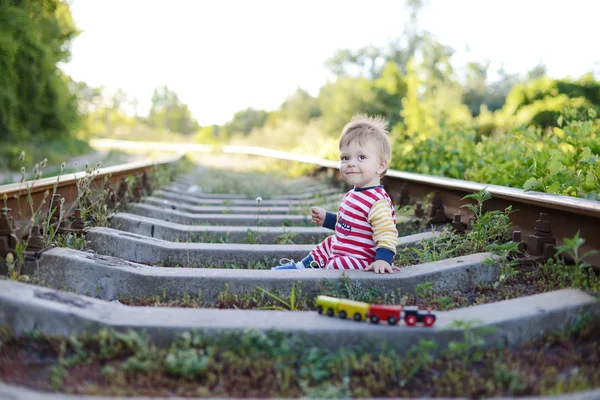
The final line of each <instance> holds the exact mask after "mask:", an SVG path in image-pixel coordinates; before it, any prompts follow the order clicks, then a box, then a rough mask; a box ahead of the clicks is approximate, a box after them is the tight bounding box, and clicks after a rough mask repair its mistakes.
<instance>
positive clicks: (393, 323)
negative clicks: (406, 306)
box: [388, 317, 398, 325]
mask: <svg viewBox="0 0 600 400" xmlns="http://www.w3.org/2000/svg"><path fill="white" fill-rule="evenodd" d="M397 322H398V321H397V320H396V317H389V318H388V324H390V325H396V323H397Z"/></svg>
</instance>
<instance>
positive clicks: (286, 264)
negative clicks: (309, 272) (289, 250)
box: [271, 258, 306, 271]
mask: <svg viewBox="0 0 600 400" xmlns="http://www.w3.org/2000/svg"><path fill="white" fill-rule="evenodd" d="M279 264H281V265H278V266H277V267H273V268H271V269H272V270H274V271H279V270H282V269H305V268H306V267H305V266H304V264H302V261H298V262H295V261H294V260H290V259H289V258H282V259H281V260H279Z"/></svg>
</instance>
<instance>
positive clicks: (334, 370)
mask: <svg viewBox="0 0 600 400" xmlns="http://www.w3.org/2000/svg"><path fill="white" fill-rule="evenodd" d="M324 318H325V317H324ZM460 325H461V327H462V329H463V330H464V335H463V339H462V340H458V341H452V342H450V343H449V345H448V347H445V348H440V347H439V345H438V344H437V343H436V342H433V341H426V340H421V342H420V343H419V344H418V345H415V346H413V347H412V348H411V349H409V350H408V352H407V353H406V355H401V354H398V353H397V352H396V351H395V350H394V349H393V348H390V347H387V346H385V345H383V346H382V345H381V344H379V345H378V346H377V345H375V343H364V344H363V345H361V346H356V347H352V348H342V349H339V350H336V351H332V350H328V349H326V348H323V347H322V346H321V345H319V344H320V343H321V342H319V340H321V339H324V338H321V339H319V338H315V337H310V336H308V335H295V336H292V335H288V334H283V333H277V332H267V333H261V332H256V331H245V332H233V333H223V334H221V335H216V336H215V335H209V334H204V333H196V332H191V333H190V332H186V333H184V334H182V335H181V336H180V337H179V338H178V339H176V340H174V341H173V342H172V343H171V344H170V345H169V346H168V347H167V348H162V347H158V346H156V345H155V344H154V343H153V342H152V340H151V339H149V337H148V336H146V335H145V334H143V333H136V332H133V331H129V332H115V331H112V330H101V331H99V332H97V333H95V334H84V335H81V336H71V337H46V336H44V335H42V334H40V333H39V332H30V333H28V334H27V335H25V336H23V337H18V338H17V337H13V336H11V335H9V334H7V333H4V334H3V335H2V336H1V337H0V343H1V347H0V360H1V361H2V362H1V363H0V380H1V381H3V382H5V383H10V384H16V385H22V386H27V387H30V388H35V389H40V390H44V391H56V390H59V389H60V390H61V391H62V392H69V393H73V394H86V395H111V396H133V395H138V396H222V397H319V398H331V397H335V398H346V397H453V396H461V397H463V396H467V397H470V398H478V397H494V396H524V395H554V394H563V393H569V392H574V391H581V390H586V389H591V388H595V387H598V386H599V385H600V368H599V367H600V359H599V355H600V340H599V339H600V325H599V322H598V321H597V320H594V318H593V317H591V316H590V315H588V314H581V315H580V318H579V320H578V322H577V323H576V324H574V325H573V326H571V327H569V329H565V330H563V331H562V332H560V333H559V334H556V335H552V336H547V337H545V338H543V339H540V340H537V341H533V342H530V343H528V344H525V345H523V346H522V347H520V348H516V349H510V348H502V347H500V348H497V347H496V348H494V347H492V348H491V349H484V348H483V347H484V346H485V345H493V344H495V340H494V336H488V335H489V334H490V333H493V332H487V331H481V330H479V329H477V328H474V327H472V324H471V323H469V322H468V321H464V323H461V324H460Z"/></svg>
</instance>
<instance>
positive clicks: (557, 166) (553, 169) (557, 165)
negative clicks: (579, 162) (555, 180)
mask: <svg viewBox="0 0 600 400" xmlns="http://www.w3.org/2000/svg"><path fill="white" fill-rule="evenodd" d="M562 168H563V164H562V163H561V162H560V160H559V159H557V158H554V159H552V161H550V164H548V172H550V174H552V175H554V174H556V173H558V172H559V171H560V170H561V169H562Z"/></svg>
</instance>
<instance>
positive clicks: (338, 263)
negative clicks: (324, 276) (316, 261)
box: [325, 256, 371, 269]
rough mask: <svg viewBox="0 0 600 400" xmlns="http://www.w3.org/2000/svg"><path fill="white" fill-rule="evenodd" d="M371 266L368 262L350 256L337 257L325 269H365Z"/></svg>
mask: <svg viewBox="0 0 600 400" xmlns="http://www.w3.org/2000/svg"><path fill="white" fill-rule="evenodd" d="M369 264H371V263H370V262H369V261H368V260H363V259H360V258H356V257H350V256H335V257H333V258H332V259H331V260H329V262H328V263H327V265H326V266H325V269H365V268H367V267H368V266H369Z"/></svg>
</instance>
